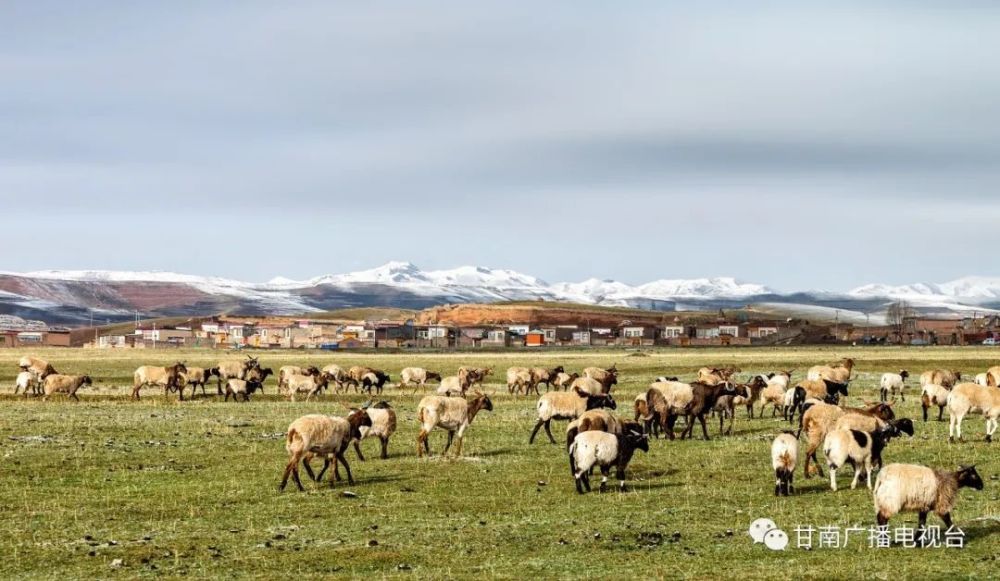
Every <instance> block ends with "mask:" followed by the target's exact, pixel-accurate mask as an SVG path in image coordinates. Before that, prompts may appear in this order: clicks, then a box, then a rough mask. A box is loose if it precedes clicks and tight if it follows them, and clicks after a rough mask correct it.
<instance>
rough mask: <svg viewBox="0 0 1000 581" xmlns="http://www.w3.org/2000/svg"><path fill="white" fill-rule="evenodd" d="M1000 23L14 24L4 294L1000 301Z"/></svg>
mask: <svg viewBox="0 0 1000 581" xmlns="http://www.w3.org/2000/svg"><path fill="white" fill-rule="evenodd" d="M998 54H1000V4H998V3H995V2H959V1H956V2H925V1H918V0H910V1H906V2H902V1H901V2H857V3H854V2H838V3H812V2H802V1H796V2H754V3H743V2H731V1H727V2H712V1H705V2H697V3H692V2H666V1H658V2H632V3H628V4H621V3H608V2H589V1H584V0H574V1H572V2H545V3H540V2H519V1H504V2H435V1H421V2H406V3H386V2H343V3H341V2H325V1H324V2H294V1H292V2H282V3H274V2H255V1H250V0H240V1H232V2H226V1H217V2H182V1H172V2H159V3H153V2H124V1H122V2H101V1H95V2H87V3H66V2H49V1H44V0H31V1H17V0H11V1H8V2H3V3H0V135H2V136H3V137H2V139H0V217H2V219H3V220H4V221H5V222H6V223H7V224H8V225H9V226H8V228H10V230H9V231H8V234H10V232H11V231H13V232H14V233H15V236H14V240H16V242H14V243H11V239H10V238H8V240H7V241H5V242H4V243H3V245H2V246H0V248H2V250H0V270H8V271H29V270H39V269H122V270H169V271H177V272H184V273H190V274H205V275H217V276H225V277H229V278H236V279H241V280H249V281H264V280H268V279H270V278H272V277H275V276H278V275H281V276H286V277H289V278H294V279H304V278H309V277H312V276H317V275H321V274H325V273H335V272H346V271H351V270H360V269H365V268H370V267H374V266H377V265H379V264H381V263H384V262H387V261H390V260H400V261H410V262H413V263H415V264H417V265H419V266H420V267H422V268H424V269H428V270H429V269H437V268H449V267H454V266H458V265H465V264H474V265H483V266H491V267H494V268H511V269H514V270H518V271H521V272H525V273H528V274H532V275H535V276H539V277H541V278H543V279H545V280H548V281H550V282H554V281H576V280H583V279H585V278H589V277H598V278H612V279H616V280H621V281H623V282H626V283H629V284H638V283H643V282H647V281H650V280H654V279H659V278H694V277H705V276H734V277H737V278H739V279H741V280H745V281H752V282H758V283H762V284H766V285H768V286H770V287H772V288H776V289H780V290H805V289H825V290H847V289H850V288H853V287H855V286H858V285H861V284H864V283H869V282H884V283H891V284H901V283H908V282H914V281H926V282H942V281H946V280H951V279H954V278H957V277H960V276H964V275H987V276H989V275H1000V272H997V266H996V265H997V264H998V262H997V261H996V260H995V259H994V254H995V252H994V249H995V248H996V242H995V238H996V225H997V224H1000V195H998V186H1000V163H998V162H1000V59H997V58H996V55H998Z"/></svg>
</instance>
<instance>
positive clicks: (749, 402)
mask: <svg viewBox="0 0 1000 581" xmlns="http://www.w3.org/2000/svg"><path fill="white" fill-rule="evenodd" d="M743 385H744V387H746V389H747V395H746V396H743V397H740V396H737V397H736V398H735V399H734V400H733V405H736V406H740V405H745V406H746V408H747V417H749V418H753V405H754V404H755V403H757V401H758V400H760V394H761V392H762V391H763V390H764V388H765V387H767V381H766V380H765V379H764V378H763V377H761V376H759V375H757V376H755V377H754V378H753V379H751V380H750V383H747V384H743ZM761 412H762V413H763V408H761Z"/></svg>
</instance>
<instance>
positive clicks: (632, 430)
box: [622, 422, 649, 452]
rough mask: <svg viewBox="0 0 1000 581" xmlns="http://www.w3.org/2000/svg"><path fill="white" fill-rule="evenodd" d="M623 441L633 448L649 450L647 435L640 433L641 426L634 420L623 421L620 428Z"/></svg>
mask: <svg viewBox="0 0 1000 581" xmlns="http://www.w3.org/2000/svg"><path fill="white" fill-rule="evenodd" d="M622 437H623V438H624V439H625V442H626V443H627V444H628V445H629V446H630V447H631V448H632V449H634V450H642V451H643V452H649V436H647V435H646V434H644V433H642V426H640V425H639V424H637V423H635V422H625V425H624V429H623V430H622Z"/></svg>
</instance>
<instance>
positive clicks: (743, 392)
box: [712, 384, 751, 436]
mask: <svg viewBox="0 0 1000 581" xmlns="http://www.w3.org/2000/svg"><path fill="white" fill-rule="evenodd" d="M731 385H732V388H733V389H734V390H735V392H736V393H734V394H733V395H720V396H719V397H718V399H716V400H715V405H713V406H712V411H713V412H714V413H717V414H718V415H719V435H720V436H723V435H725V436H728V435H729V434H731V433H732V432H733V424H734V423H736V408H737V406H740V405H743V403H744V402H746V401H748V400H749V399H750V397H751V395H750V387H749V386H747V385H743V384H735V385H733V384H731ZM727 417H728V418H729V428H728V429H727V430H726V431H725V432H723V431H722V425H723V423H724V422H725V421H726V418H727Z"/></svg>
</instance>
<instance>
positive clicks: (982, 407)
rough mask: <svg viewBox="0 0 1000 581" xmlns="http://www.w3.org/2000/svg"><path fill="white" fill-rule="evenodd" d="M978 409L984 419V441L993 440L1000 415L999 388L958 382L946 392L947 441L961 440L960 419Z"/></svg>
mask: <svg viewBox="0 0 1000 581" xmlns="http://www.w3.org/2000/svg"><path fill="white" fill-rule="evenodd" d="M974 411H980V412H982V414H983V418H984V419H985V420H986V441H987V442H992V441H993V433H994V432H996V430H997V423H998V420H997V418H998V417H1000V389H997V388H995V387H985V386H982V385H976V384H975V383H960V384H958V385H956V386H955V387H954V389H952V390H951V393H950V394H948V415H949V416H950V418H951V419H950V422H949V424H948V441H949V442H954V441H955V436H958V439H959V441H963V440H962V420H963V419H964V418H965V415H966V414H968V413H969V412H974Z"/></svg>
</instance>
